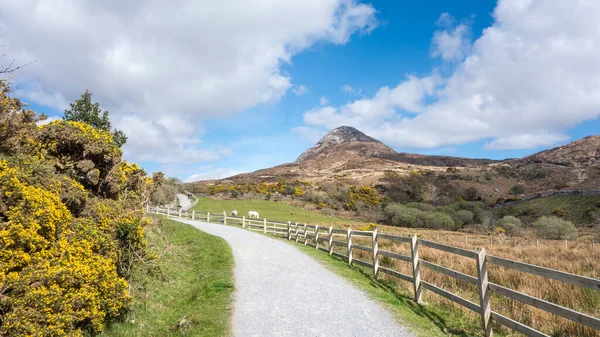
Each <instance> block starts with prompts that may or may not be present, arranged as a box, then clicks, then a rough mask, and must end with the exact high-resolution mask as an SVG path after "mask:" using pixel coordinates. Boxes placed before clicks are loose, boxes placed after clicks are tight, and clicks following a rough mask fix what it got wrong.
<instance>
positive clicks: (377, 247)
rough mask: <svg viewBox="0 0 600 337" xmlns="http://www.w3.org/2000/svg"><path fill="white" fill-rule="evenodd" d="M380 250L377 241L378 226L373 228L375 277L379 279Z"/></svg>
mask: <svg viewBox="0 0 600 337" xmlns="http://www.w3.org/2000/svg"><path fill="white" fill-rule="evenodd" d="M378 250H379V244H378V243H377V228H375V229H374V230H373V277H375V279H376V280H377V278H378V277H379V257H378V256H377V251H378Z"/></svg>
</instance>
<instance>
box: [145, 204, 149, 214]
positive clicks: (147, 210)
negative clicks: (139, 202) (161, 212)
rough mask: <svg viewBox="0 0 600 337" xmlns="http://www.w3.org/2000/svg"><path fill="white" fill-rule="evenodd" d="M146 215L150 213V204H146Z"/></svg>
mask: <svg viewBox="0 0 600 337" xmlns="http://www.w3.org/2000/svg"><path fill="white" fill-rule="evenodd" d="M146 213H150V204H146Z"/></svg>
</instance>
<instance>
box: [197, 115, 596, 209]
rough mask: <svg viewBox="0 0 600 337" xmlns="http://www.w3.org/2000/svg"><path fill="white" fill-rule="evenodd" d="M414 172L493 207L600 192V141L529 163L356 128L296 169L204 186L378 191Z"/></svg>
mask: <svg viewBox="0 0 600 337" xmlns="http://www.w3.org/2000/svg"><path fill="white" fill-rule="evenodd" d="M414 172H429V173H433V174H434V175H433V176H431V177H430V178H428V179H429V180H430V181H429V183H428V185H429V188H430V189H431V188H433V189H440V190H441V189H444V190H448V189H452V190H454V191H456V193H458V194H461V193H462V192H461V191H465V190H466V189H468V188H474V189H476V190H477V191H478V195H479V197H481V198H482V199H484V200H486V202H488V203H491V202H495V201H496V200H497V199H499V198H507V197H518V196H515V195H513V194H514V193H515V192H514V191H515V190H512V191H511V189H512V188H513V187H514V186H515V185H523V186H524V189H523V190H524V191H523V194H524V195H532V194H536V193H541V192H547V191H552V190H557V189H562V188H568V189H580V190H586V189H597V188H598V187H599V186H600V136H590V137H585V138H582V139H579V140H577V141H574V142H572V143H569V144H566V145H563V146H560V147H557V148H554V149H550V150H546V151H542V152H539V153H536V154H533V155H531V156H527V157H525V158H520V159H506V160H491V159H472V158H461V157H452V156H430V155H421V154H413V153H405V152H402V153H398V152H396V151H394V150H393V149H392V148H390V147H389V146H387V145H385V144H383V143H382V142H381V141H379V140H377V139H375V138H373V137H371V136H368V135H366V134H364V133H363V132H361V131H359V130H357V129H356V128H353V127H349V126H341V127H339V128H336V129H334V130H332V131H331V132H329V133H328V134H327V135H325V136H324V137H323V138H321V140H319V142H317V143H316V144H315V145H314V146H312V147H311V148H309V149H307V150H306V151H304V152H303V153H302V154H301V155H300V156H299V157H298V159H297V160H296V161H295V162H293V163H286V164H282V165H278V166H275V167H271V168H266V169H262V170H258V171H255V172H251V173H244V174H239V175H235V176H232V177H229V178H226V179H223V180H217V181H206V182H202V183H204V184H207V183H208V184H212V183H220V182H223V183H227V182H263V181H264V182H276V181H278V180H281V179H284V180H308V181H312V182H332V181H343V182H344V183H349V184H355V185H378V184H382V183H383V184H385V181H386V178H385V177H386V176H387V177H389V175H390V174H396V175H398V176H408V175H409V174H412V173H414ZM429 173H428V175H430V174H429ZM436 186H437V187H436Z"/></svg>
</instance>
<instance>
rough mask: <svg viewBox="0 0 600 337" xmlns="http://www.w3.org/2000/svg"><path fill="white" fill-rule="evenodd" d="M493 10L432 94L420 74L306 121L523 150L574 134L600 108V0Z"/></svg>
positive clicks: (425, 143) (427, 142) (515, 4)
mask: <svg viewBox="0 0 600 337" xmlns="http://www.w3.org/2000/svg"><path fill="white" fill-rule="evenodd" d="M493 15H494V19H495V21H494V23H493V24H492V26H490V27H488V28H487V29H485V30H484V31H483V34H482V36H481V37H480V38H479V39H477V40H476V41H475V42H474V43H473V45H472V46H471V48H470V51H469V52H468V54H467V55H465V59H464V61H462V62H460V63H458V64H455V65H454V67H453V68H452V69H453V70H452V72H451V74H450V75H449V76H448V77H447V78H446V79H445V80H444V81H440V82H441V85H440V86H439V87H437V88H434V89H433V92H430V91H429V92H428V91H427V90H425V89H428V90H432V88H433V86H432V85H423V83H421V82H422V81H423V80H425V79H427V78H428V77H424V78H415V77H411V78H409V79H408V80H405V81H403V82H401V83H400V84H399V85H398V86H397V87H395V88H393V89H389V88H387V87H384V88H382V89H380V90H379V92H378V93H377V94H376V95H375V96H374V97H371V98H369V99H361V100H356V101H354V102H351V103H348V104H346V105H344V106H341V107H324V108H319V109H314V110H310V111H307V112H306V113H305V114H304V121H305V123H306V124H308V125H315V126H323V127H326V128H332V127H335V126H339V125H343V124H347V125H351V126H355V127H357V128H359V129H360V130H362V131H365V132H366V133H368V134H370V135H371V136H373V137H375V138H378V139H380V140H382V141H385V142H387V143H389V144H390V145H393V146H396V147H422V148H426V147H440V146H448V145H450V146H451V145H455V144H464V143H469V142H474V141H480V140H485V139H490V138H492V139H493V140H491V141H490V142H489V144H488V145H487V147H488V148H490V149H495V148H513V149H516V148H532V147H537V146H547V145H551V144H552V143H556V142H559V141H562V140H565V139H566V138H565V136H564V132H565V131H566V130H568V129H569V128H571V127H573V126H575V125H577V124H579V123H582V122H584V121H586V120H590V119H594V118H598V117H599V116H600V109H598V107H599V106H600V68H598V66H597V65H598V64H600V53H599V52H598V47H597V46H598V45H600V21H598V20H597V19H596V18H597V17H599V16H600V6H599V5H598V4H597V3H596V2H593V1H586V0H579V1H569V2H562V1H542V0H537V1H536V0H529V1H521V0H500V1H499V2H498V5H497V7H496V9H495V10H494V14H493ZM411 82H412V85H409V84H410V83H411ZM428 82H430V83H435V84H437V83H438V82H437V81H432V80H429V81H428ZM417 84H419V85H417ZM388 92H390V93H391V92H393V93H394V94H393V95H392V94H386V93H388ZM420 93H421V94H420ZM423 93H424V94H425V95H429V98H428V99H421V98H422V97H423ZM403 95H404V99H403V100H402V104H399V103H398V97H402V96H403ZM407 112H409V113H407ZM494 139H495V140H494Z"/></svg>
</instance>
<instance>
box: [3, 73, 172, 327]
mask: <svg viewBox="0 0 600 337" xmlns="http://www.w3.org/2000/svg"><path fill="white" fill-rule="evenodd" d="M7 89H8V88H6V86H5V85H4V84H3V83H2V81H0V157H1V159H0V336H81V335H90V334H92V333H97V332H99V331H101V330H102V324H103V322H104V321H105V320H106V319H108V318H112V317H116V316H119V315H120V314H121V313H122V311H123V310H124V309H125V308H126V307H127V305H128V304H129V303H130V300H131V298H130V296H129V295H128V284H127V281H126V276H127V275H128V271H129V270H130V269H129V267H130V266H131V263H132V261H133V260H132V257H133V256H140V257H141V258H144V257H145V246H146V242H145V240H144V238H143V231H142V227H143V225H144V224H145V223H146V222H147V219H145V218H144V213H143V208H142V205H143V203H144V202H145V201H147V200H149V199H150V195H152V194H153V192H155V191H156V190H157V189H158V188H159V187H160V186H159V185H160V184H159V180H161V178H162V176H161V175H156V176H155V177H156V178H157V179H156V180H154V179H149V178H148V177H147V176H146V172H144V171H143V170H142V169H141V168H140V167H139V166H137V165H135V164H128V163H126V162H124V161H123V160H122V158H121V154H122V152H121V150H120V149H119V148H118V146H117V144H115V142H114V141H113V138H112V136H111V134H110V132H108V131H105V130H99V129H95V128H93V127H91V126H90V125H88V124H85V123H81V122H62V121H55V122H52V123H49V124H46V125H43V126H40V127H38V126H37V125H36V122H37V121H38V120H39V117H37V116H36V114H35V112H32V111H23V110H21V108H20V103H18V100H16V99H13V98H10V97H8V96H7V94H8V93H9V92H10V90H7ZM25 153H27V155H26V154H25ZM163 192H164V191H163ZM163 196H164V193H163Z"/></svg>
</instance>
